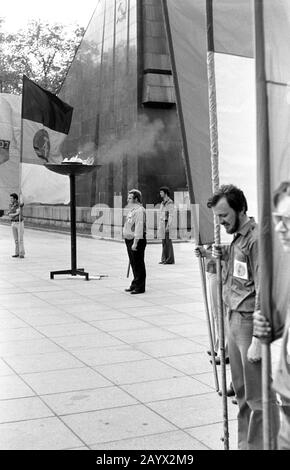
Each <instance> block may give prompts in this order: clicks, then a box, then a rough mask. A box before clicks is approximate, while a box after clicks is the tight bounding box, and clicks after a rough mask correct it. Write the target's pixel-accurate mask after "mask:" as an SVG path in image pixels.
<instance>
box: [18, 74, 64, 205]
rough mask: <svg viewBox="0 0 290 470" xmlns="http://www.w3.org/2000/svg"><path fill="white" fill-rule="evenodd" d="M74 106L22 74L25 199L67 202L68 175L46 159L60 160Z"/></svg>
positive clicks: (22, 182)
mask: <svg viewBox="0 0 290 470" xmlns="http://www.w3.org/2000/svg"><path fill="white" fill-rule="evenodd" d="M72 113H73V108H72V107H71V106H69V105H68V104H67V103H64V102H63V101H61V100H60V99H59V98H58V97H57V96H55V95H54V94H52V93H51V92H49V91H47V90H44V89H43V88H41V87H40V86H38V85H37V84H36V83H34V82H33V81H32V80H29V78H27V77H26V76H25V75H24V76H23V92H22V111H21V118H22V152H21V193H22V196H23V200H24V202H25V203H31V202H38V203H43V204H67V203H68V202H69V200H70V199H69V198H70V195H69V179H68V177H67V176H64V175H58V174H53V173H51V172H49V171H48V170H47V169H46V168H45V166H44V165H45V164H46V163H56V164H60V163H61V162H62V160H63V159H64V157H63V155H62V152H61V148H62V143H63V142H64V140H65V138H66V136H67V134H68V132H69V129H70V124H71V119H72Z"/></svg>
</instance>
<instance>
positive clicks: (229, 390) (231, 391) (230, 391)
mask: <svg viewBox="0 0 290 470" xmlns="http://www.w3.org/2000/svg"><path fill="white" fill-rule="evenodd" d="M218 393H219V396H220V397H221V396H222V391H221V390H220V391H219V392H218ZM226 395H227V397H235V396H236V394H235V391H234V389H233V387H231V385H230V386H229V387H228V388H227V391H226Z"/></svg>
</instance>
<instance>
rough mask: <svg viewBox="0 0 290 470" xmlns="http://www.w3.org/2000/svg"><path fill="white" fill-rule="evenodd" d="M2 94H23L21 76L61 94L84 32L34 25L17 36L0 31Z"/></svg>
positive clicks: (79, 28) (19, 32)
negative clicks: (60, 91) (60, 90)
mask: <svg viewBox="0 0 290 470" xmlns="http://www.w3.org/2000/svg"><path fill="white" fill-rule="evenodd" d="M2 23H3V21H1V19H0V41H1V42H0V81H1V91H2V92H6V93H15V94H20V93H21V90H22V75H23V74H25V75H27V76H28V77H29V78H30V79H31V80H33V81H35V82H36V83H37V84H38V85H40V86H42V87H43V88H45V89H47V90H49V91H51V92H52V93H55V94H56V93H58V91H59V89H60V87H61V84H62V82H63V80H64V78H65V76H66V73H67V70H68V68H69V66H70V64H71V62H72V60H73V57H74V55H75V53H76V50H77V48H78V46H79V44H80V42H81V39H82V37H83V34H84V28H82V27H79V26H76V27H75V28H70V27H67V26H64V25H62V24H58V23H54V24H50V23H43V22H41V21H39V20H34V21H31V22H30V23H29V24H28V26H27V28H26V29H22V30H19V31H18V32H17V33H15V34H11V33H10V34H6V33H4V32H3V31H1V25H2Z"/></svg>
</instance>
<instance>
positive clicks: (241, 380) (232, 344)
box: [228, 311, 279, 450]
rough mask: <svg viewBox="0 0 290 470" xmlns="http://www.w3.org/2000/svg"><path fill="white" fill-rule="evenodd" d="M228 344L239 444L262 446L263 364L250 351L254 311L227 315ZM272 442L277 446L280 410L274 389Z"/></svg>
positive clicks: (251, 448) (245, 447)
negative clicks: (252, 356)
mask: <svg viewBox="0 0 290 470" xmlns="http://www.w3.org/2000/svg"><path fill="white" fill-rule="evenodd" d="M228 331H229V336H228V347H229V358H230V367H231V374H232V383H233V387H234V390H235V393H236V397H237V401H238V405H239V412H238V448H239V449H240V450H262V449H263V422H262V365H261V361H259V362H255V363H251V362H249V361H248V358H247V352H248V349H249V347H250V344H251V342H252V336H253V316H252V314H251V313H240V312H235V311H230V312H229V315H228ZM271 394H272V396H271V413H272V423H273V426H272V437H271V438H272V446H273V447H275V441H276V436H277V434H278V429H279V410H278V405H277V400H276V395H275V393H274V392H271Z"/></svg>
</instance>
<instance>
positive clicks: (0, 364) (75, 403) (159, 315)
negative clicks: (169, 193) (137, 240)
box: [0, 225, 237, 450]
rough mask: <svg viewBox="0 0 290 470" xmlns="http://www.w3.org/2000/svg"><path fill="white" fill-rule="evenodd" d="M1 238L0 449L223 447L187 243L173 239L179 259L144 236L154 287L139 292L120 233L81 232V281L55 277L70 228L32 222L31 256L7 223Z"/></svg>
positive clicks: (63, 264) (28, 232)
mask: <svg viewBox="0 0 290 470" xmlns="http://www.w3.org/2000/svg"><path fill="white" fill-rule="evenodd" d="M0 241H1V242H0V262H1V268H0V327H1V328H0V449H11V450H13V449H32V450H36V449H50V450H52V449H79V450H85V449H110V450H114V449H118V450H121V449H122V450H123V449H130V450H133V449H139V450H140V449H141V450H145V449H155V450H161V449H170V450H178V449H188V450H199V449H203V450H210V449H223V443H222V442H221V440H220V438H221V436H222V434H223V423H222V416H223V413H222V399H221V398H220V397H219V396H218V394H217V393H216V391H215V387H214V380H213V374H212V366H211V364H210V362H209V356H208V355H207V354H206V350H207V349H208V335H207V324H206V318H205V313H204V304H203V299H202V290H201V282H200V277H199V268H198V261H197V259H196V258H195V257H194V254H193V244H192V243H177V244H175V245H174V250H175V257H176V264H175V265H159V264H158V261H159V260H160V253H161V246H160V245H159V244H149V245H148V246H147V249H146V265H147V279H148V282H147V292H146V293H145V294H143V295H139V296H132V295H130V294H128V293H125V292H124V289H125V288H126V287H128V286H129V281H128V279H127V278H126V274H127V266H128V259H127V254H126V250H125V245H124V244H123V243H118V242H113V241H105V240H95V239H93V238H85V237H78V267H82V268H85V269H86V270H87V271H88V272H89V273H90V276H91V278H92V279H91V280H90V281H85V280H84V279H83V278H80V277H77V278H70V277H68V276H57V277H56V278H55V279H54V280H50V276H49V273H50V271H51V270H58V269H67V268H70V238H69V236H68V235H67V234H62V233H53V232H46V231H38V230H33V229H27V228H26V229H25V249H26V257H25V259H17V258H16V259H15V258H12V257H11V255H12V254H13V240H12V234H11V227H10V226H8V225H0ZM100 273H101V274H107V275H108V277H105V278H103V279H101V280H98V277H97V274H100ZM228 404H229V409H228V412H229V420H230V422H229V429H230V447H231V449H235V448H236V434H237V432H236V427H237V425H236V414H237V406H235V405H233V404H232V403H231V400H230V399H229V400H228Z"/></svg>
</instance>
